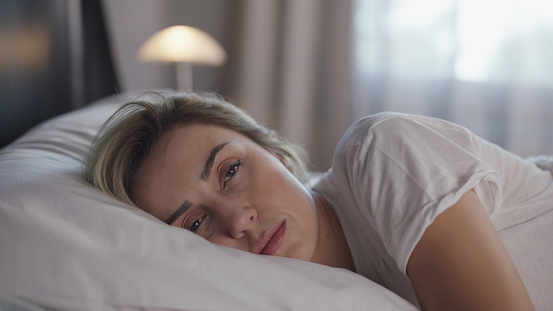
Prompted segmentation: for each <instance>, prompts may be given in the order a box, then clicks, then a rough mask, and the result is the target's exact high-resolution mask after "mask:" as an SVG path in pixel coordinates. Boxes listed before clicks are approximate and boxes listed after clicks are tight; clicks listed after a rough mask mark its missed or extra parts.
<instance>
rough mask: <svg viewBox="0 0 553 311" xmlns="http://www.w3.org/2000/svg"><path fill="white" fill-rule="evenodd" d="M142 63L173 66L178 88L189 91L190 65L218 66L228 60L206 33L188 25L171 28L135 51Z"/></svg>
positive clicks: (163, 30)
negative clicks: (169, 64)
mask: <svg viewBox="0 0 553 311" xmlns="http://www.w3.org/2000/svg"><path fill="white" fill-rule="evenodd" d="M137 58H138V60H139V61H141V62H166V63H172V64H173V68H174V71H175V79H176V85H177V89H179V90H181V91H191V90H192V86H193V83H192V65H205V66H220V65H222V64H224V63H225V61H226V60H227V54H226V52H225V50H224V49H223V48H222V47H221V45H220V44H219V43H218V42H217V40H215V39H214V38H213V37H212V36H210V35H209V34H207V33H206V32H204V31H202V30H200V29H197V28H194V27H190V26H183V25H178V26H171V27H168V28H165V29H162V30H160V31H158V32H156V33H155V34H153V35H152V36H151V37H150V38H148V39H147V40H146V41H145V42H144V43H143V44H142V46H140V48H139V49H138V52H137Z"/></svg>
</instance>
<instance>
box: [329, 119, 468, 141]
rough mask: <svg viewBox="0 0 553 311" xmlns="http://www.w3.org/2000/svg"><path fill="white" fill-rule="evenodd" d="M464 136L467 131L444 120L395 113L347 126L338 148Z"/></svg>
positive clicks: (362, 120)
mask: <svg viewBox="0 0 553 311" xmlns="http://www.w3.org/2000/svg"><path fill="white" fill-rule="evenodd" d="M430 132H431V133H434V134H443V135H452V134H454V133H457V134H462V135H466V134H469V131H468V130H467V129H465V128H463V127H461V126H459V125H456V124H453V123H451V122H448V121H446V120H442V119H438V118H433V117H427V116H421V115H413V114H406V113H397V112H382V113H378V114H374V115H370V116H367V117H364V118H362V119H360V120H358V121H356V122H355V123H354V124H352V125H351V126H350V128H349V129H348V131H347V132H346V134H345V135H344V136H343V138H342V140H341V142H340V146H341V147H345V146H346V145H366V144H370V143H375V142H383V143H390V142H398V141H404V140H411V139H425V135H428V134H429V133H430Z"/></svg>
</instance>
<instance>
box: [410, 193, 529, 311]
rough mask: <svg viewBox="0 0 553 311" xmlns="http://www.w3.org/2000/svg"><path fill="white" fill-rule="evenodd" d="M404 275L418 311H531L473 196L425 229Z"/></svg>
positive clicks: (509, 260) (523, 290) (526, 295)
mask: <svg viewBox="0 0 553 311" xmlns="http://www.w3.org/2000/svg"><path fill="white" fill-rule="evenodd" d="M407 274H408V276H409V278H410V279H411V283H412V284H413V287H414V289H415V293H416V295H417V298H418V300H419V303H420V305H421V307H422V309H423V310H533V306H532V302H531V301H530V297H529V296H528V292H527V291H526V288H525V287H524V284H523V283H522V279H521V278H520V275H519V274H518V271H517V269H516V267H515V265H514V264H513V262H512V260H511V258H510V257H509V254H508V253H507V250H506V249H505V247H504V246H503V243H502V241H501V240H500V238H499V235H498V234H497V232H496V231H495V229H494V227H493V225H492V223H491V221H490V218H489V216H488V215H487V213H486V211H485V210H484V207H483V206H482V203H481V202H480V199H479V198H478V196H477V195H476V193H475V192H474V191H469V192H467V193H466V194H464V195H463V197H461V199H460V200H459V202H457V203H456V204H455V205H453V206H452V207H450V208H449V209H447V210H446V211H445V212H443V213H442V214H441V215H439V216H438V217H437V218H436V219H435V221H434V222H433V223H432V224H431V225H430V226H429V227H428V228H427V229H426V231H425V233H424V234H423V236H422V238H421V240H420V241H419V242H418V243H417V245H416V246H415V249H414V250H413V253H412V254H411V257H410V259H409V261H408V263H407Z"/></svg>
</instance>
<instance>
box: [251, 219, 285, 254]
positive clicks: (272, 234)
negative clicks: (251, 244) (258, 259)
mask: <svg viewBox="0 0 553 311" xmlns="http://www.w3.org/2000/svg"><path fill="white" fill-rule="evenodd" d="M285 233H286V221H285V220H283V221H281V222H280V223H278V224H277V225H275V226H274V227H272V228H271V229H269V230H267V231H265V232H264V233H263V236H262V237H261V239H259V241H258V242H257V245H256V248H255V252H254V253H255V254H262V255H274V254H275V253H276V252H277V251H278V249H279V248H280V246H281V245H282V242H283V241H284V235H285Z"/></svg>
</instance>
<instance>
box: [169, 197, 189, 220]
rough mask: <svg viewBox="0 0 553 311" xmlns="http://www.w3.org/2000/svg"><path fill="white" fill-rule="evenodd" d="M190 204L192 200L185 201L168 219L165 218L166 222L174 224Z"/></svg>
mask: <svg viewBox="0 0 553 311" xmlns="http://www.w3.org/2000/svg"><path fill="white" fill-rule="evenodd" d="M190 206H192V203H191V202H190V201H188V200H186V201H184V203H183V204H182V205H181V206H180V207H179V208H177V210H176V211H174V212H173V214H171V216H169V217H168V218H167V220H165V223H166V224H168V225H172V224H173V223H174V222H175V221H176V220H177V219H178V218H179V217H180V216H181V215H182V214H184V213H185V212H186V211H187V210H188V209H189V208H190Z"/></svg>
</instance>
